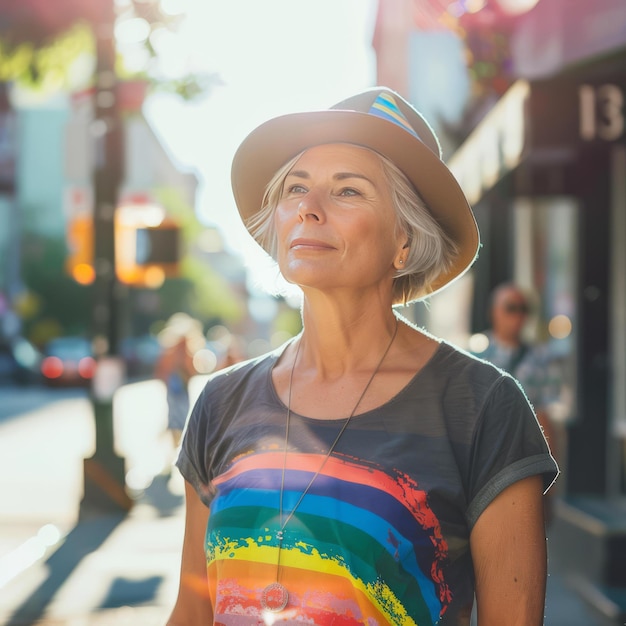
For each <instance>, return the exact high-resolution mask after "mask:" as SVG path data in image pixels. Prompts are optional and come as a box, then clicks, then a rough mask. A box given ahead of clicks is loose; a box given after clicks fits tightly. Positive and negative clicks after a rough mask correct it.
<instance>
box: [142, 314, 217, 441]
mask: <svg viewBox="0 0 626 626" xmlns="http://www.w3.org/2000/svg"><path fill="white" fill-rule="evenodd" d="M158 339H159V344H160V346H161V354H160V355H159V358H158V359H157V362H156V365H155V372H154V375H155V377H156V378H158V379H159V380H161V381H163V383H164V384H165V388H166V393H167V429H168V431H169V432H170V433H171V436H172V443H173V445H174V447H175V448H178V446H179V444H180V438H181V434H182V432H183V428H184V427H185V421H186V419H187V415H188V414H189V381H190V379H191V377H192V376H195V375H196V374H197V371H196V368H195V366H194V362H193V356H194V354H195V353H196V352H197V351H198V350H199V349H201V348H202V347H203V346H204V345H205V339H204V335H203V332H202V324H201V323H200V322H199V321H198V320H195V319H193V318H192V317H191V316H189V315H187V314H186V313H175V314H174V315H172V316H171V317H170V318H169V320H168V321H167V323H166V324H165V326H164V328H163V330H162V331H161V332H160V333H159V335H158Z"/></svg>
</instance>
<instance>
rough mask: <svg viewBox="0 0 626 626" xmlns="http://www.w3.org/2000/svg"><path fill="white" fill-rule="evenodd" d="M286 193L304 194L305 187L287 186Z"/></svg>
mask: <svg viewBox="0 0 626 626" xmlns="http://www.w3.org/2000/svg"><path fill="white" fill-rule="evenodd" d="M287 193H306V187H303V186H302V185H289V186H288V187H287Z"/></svg>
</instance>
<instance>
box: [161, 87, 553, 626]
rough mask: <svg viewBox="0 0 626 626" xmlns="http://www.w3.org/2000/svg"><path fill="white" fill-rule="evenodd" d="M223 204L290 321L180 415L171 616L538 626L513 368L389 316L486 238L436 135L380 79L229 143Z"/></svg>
mask: <svg viewBox="0 0 626 626" xmlns="http://www.w3.org/2000/svg"><path fill="white" fill-rule="evenodd" d="M232 183H233V190H234V195H235V200H236V202H237V206H238V208H239V211H240V214H241V216H242V218H243V219H244V221H245V223H246V226H247V227H248V229H249V230H250V232H251V234H252V235H253V236H254V238H255V239H256V240H257V241H258V242H259V243H260V244H261V246H263V248H265V250H266V251H267V252H268V253H269V254H270V255H272V257H274V258H275V259H276V260H277V262H278V266H279V268H280V271H281V273H282V274H283V276H284V277H285V279H286V280H287V281H290V282H291V283H295V284H296V285H299V286H300V287H301V289H302V292H303V303H302V321H303V330H302V332H301V333H300V334H299V335H298V336H297V337H295V338H294V339H292V340H290V341H288V342H287V343H286V344H285V345H284V346H282V347H280V348H279V349H277V350H275V351H274V352H271V353H269V354H267V355H264V356H262V357H259V358H256V359H253V360H250V361H247V362H245V363H241V364H238V365H235V366H233V367H231V368H229V369H227V370H224V371H221V372H219V373H217V374H215V375H214V376H213V377H212V378H211V379H210V380H209V382H208V383H207V385H206V387H205V389H204V391H203V392H202V394H201V396H200V398H199V400H198V402H197V404H196V406H195V408H194V410H193V412H192V415H191V416H190V419H189V421H188V424H187V427H186V432H185V437H184V441H183V445H182V449H181V453H180V457H179V460H178V467H179V468H180V470H181V472H182V474H183V476H184V478H185V481H186V482H185V487H186V530H185V536H184V544H183V554H182V567H181V584H180V590H179V595H178V600H177V602H176V605H175V607H174V610H173V613H172V615H171V618H170V621H169V624H171V625H172V626H182V625H188V626H197V625H199V624H225V625H233V626H235V625H237V626H239V625H247V624H276V623H285V624H296V623H307V624H321V625H326V624H342V625H344V624H345V625H351V624H355V625H356V624H367V625H369V626H373V625H382V624H402V625H408V624H414V625H419V626H425V625H433V624H439V625H440V626H444V625H452V624H453V625H455V626H457V625H467V624H469V622H470V614H471V612H472V607H473V603H474V599H475V598H476V604H477V613H478V623H479V625H480V626H489V625H496V624H497V625H498V626H502V625H507V626H511V625H519V626H538V625H539V624H542V622H543V617H542V616H543V607H544V598H545V581H546V542H545V531H544V521H543V508H542V494H543V492H544V491H545V490H546V489H547V488H548V487H549V486H550V484H551V483H552V481H553V480H554V478H555V476H556V473H557V468H556V464H555V462H554V460H553V458H552V457H551V455H550V452H549V450H548V447H547V444H546V441H545V439H544V437H543V435H542V433H541V430H540V428H539V426H538V424H537V420H536V418H535V416H534V414H533V412H532V409H531V408H530V406H529V405H528V403H527V401H526V400H525V397H524V394H523V393H522V391H521V390H520V388H519V386H518V385H517V383H516V382H515V380H514V379H512V378H511V377H510V376H509V375H507V374H505V373H503V372H501V371H499V370H497V369H496V368H494V367H493V366H491V365H489V364H486V363H484V362H482V361H479V360H477V359H475V358H473V357H471V356H469V355H467V354H466V353H464V352H461V351H460V350H458V349H456V348H454V347H453V346H451V345H450V344H448V343H445V342H444V341H441V340H439V339H436V338H435V337H432V336H431V335H429V334H427V333H426V332H424V331H422V330H419V329H417V328H415V327H413V326H412V325H410V324H409V323H408V322H406V321H405V320H403V319H402V318H401V317H400V316H399V315H397V314H396V313H395V312H394V308H393V307H394V305H401V304H405V303H407V302H410V301H413V300H416V299H420V298H423V297H425V296H427V295H429V294H430V293H433V292H435V291H437V290H439V289H441V288H443V287H444V286H446V285H447V284H448V283H450V282H451V281H452V280H454V279H455V278H457V277H458V276H460V275H461V274H462V273H463V272H464V271H465V270H466V269H467V268H468V267H469V266H470V265H471V263H472V262H473V260H474V258H475V256H476V253H477V249H478V242H479V239H478V231H477V228H476V224H475V221H474V217H473V215H472V212H471V209H470V207H469V206H468V204H467V201H466V200H465V197H464V196H463V193H462V192H461V190H460V188H459V186H458V184H457V183H456V181H455V179H454V178H453V176H452V175H451V173H450V172H449V170H448V169H447V168H446V166H445V165H444V164H443V162H442V160H441V156H440V150H439V145H438V142H437V139H436V137H435V136H434V134H433V133H432V131H431V129H430V127H429V126H428V124H427V123H426V122H425V121H424V119H423V118H422V117H421V115H420V114H419V113H418V112H417V111H415V110H414V109H413V108H412V107H411V105H410V104H409V103H407V102H406V101H405V100H404V99H403V98H402V97H401V96H399V95H398V94H396V93H394V92H392V91H391V90H389V89H386V88H376V89H372V90H369V91H367V92H364V93H361V94H358V95H356V96H354V97H352V98H349V99H347V100H345V101H343V102H341V103H339V104H337V105H336V106H334V107H332V108H331V109H330V110H327V111H316V112H308V113H295V114H291V115H285V116H281V117H278V118H275V119H273V120H270V121H268V122H266V123H265V124H262V125H261V126H260V127H259V128H257V129H256V130H254V131H253V132H252V133H251V134H250V135H249V136H248V137H247V138H246V139H245V140H244V141H243V143H242V145H241V146H240V148H239V150H238V152H237V153H236V155H235V158H234V161H233V168H232Z"/></svg>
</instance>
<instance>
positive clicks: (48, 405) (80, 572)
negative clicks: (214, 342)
mask: <svg viewBox="0 0 626 626" xmlns="http://www.w3.org/2000/svg"><path fill="white" fill-rule="evenodd" d="M165 406H166V405H165V393H164V391H163V388H162V387H161V385H160V383H158V382H156V381H145V382H140V383H135V384H130V385H127V386H125V387H123V388H122V389H121V390H120V391H119V392H118V394H117V395H116V398H115V404H114V415H115V418H114V424H115V447H116V452H117V453H118V454H119V455H121V456H123V457H124V458H125V459H126V470H127V475H126V480H127V485H128V486H129V488H130V492H131V495H133V494H134V495H135V496H136V497H137V501H136V504H135V506H134V507H133V509H132V510H131V512H130V513H129V514H128V515H126V516H124V515H121V514H120V515H119V516H103V517H102V519H96V520H93V521H91V522H87V523H85V522H81V523H78V521H79V520H78V515H79V507H80V501H81V498H82V494H83V459H84V458H86V457H89V456H90V455H91V454H92V453H93V450H94V432H95V428H94V423H93V414H92V410H91V404H90V401H89V398H88V396H87V394H86V392H85V391H83V390H54V389H47V388H44V387H24V388H7V387H3V388H0V501H1V502H2V505H1V514H0V623H2V624H7V625H8V624H12V625H17V624H30V623H37V624H66V623H67V624H84V623H87V622H85V621H76V620H77V619H78V617H80V616H81V615H82V616H84V615H88V614H93V615H94V617H93V618H92V620H90V621H89V622H88V623H90V624H91V623H94V624H112V623H114V624H123V623H126V622H125V620H126V619H128V620H129V621H128V623H142V624H143V623H146V624H147V623H150V624H151V623H154V624H159V623H163V622H164V620H165V613H166V612H167V607H169V606H171V604H172V602H173V599H174V597H175V593H176V585H177V576H178V568H179V554H180V545H181V542H182V517H181V515H180V513H182V495H181V490H182V484H181V482H180V480H181V479H180V477H179V476H178V475H177V474H176V473H175V472H174V473H173V478H172V479H168V477H167V476H165V472H166V470H167V467H168V465H169V463H170V461H171V459H172V455H173V450H172V446H171V443H170V439H169V434H168V433H167V431H166V430H165V425H166V414H165ZM177 478H178V481H177V480H176V479H177ZM122 522H123V523H122ZM138 525H139V526H140V531H139V532H138V531H137V530H136V529H137V526H138ZM138 536H139V537H140V542H138V541H137V537H138ZM85 582H88V584H85ZM134 605H144V608H143V613H142V614H141V617H139V615H138V614H137V612H136V610H135V611H133V610H131V608H132V607H133V606H134ZM16 607H17V610H15V608H16ZM111 612H113V613H114V616H113V613H111ZM149 615H150V616H152V620H153V621H151V617H149ZM107 616H108V617H107ZM5 619H6V620H8V621H6V622H5V621H4V620H5ZM82 619H83V620H84V618H82ZM72 620H74V621H72Z"/></svg>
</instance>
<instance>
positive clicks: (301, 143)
mask: <svg viewBox="0 0 626 626" xmlns="http://www.w3.org/2000/svg"><path fill="white" fill-rule="evenodd" d="M329 143H350V144H355V145H357V146H361V147H364V148H369V149H371V150H374V151H376V152H378V153H380V154H382V155H384V156H385V157H387V158H388V159H389V160H391V161H392V162H393V163H394V164H395V165H396V166H397V167H398V168H399V169H400V170H401V171H402V172H403V173H404V174H405V176H406V177H407V178H408V179H409V180H410V181H411V183H412V184H413V186H414V187H415V189H416V190H417V191H418V193H419V195H420V196H421V197H422V199H423V200H424V202H425V203H426V205H427V207H428V209H429V210H430V212H431V213H432V215H433V217H434V218H435V219H436V220H437V221H438V222H439V224H440V225H441V227H442V228H443V230H444V231H445V232H446V233H447V234H448V236H449V237H451V239H452V240H453V241H454V243H455V244H456V246H457V249H458V255H457V257H456V259H455V261H454V263H453V265H452V267H451V268H450V269H449V271H447V272H446V273H445V274H442V275H440V276H439V277H438V278H437V279H436V280H435V281H434V282H433V283H432V284H431V294H432V293H434V292H436V291H438V290H440V289H442V288H443V287H444V286H446V285H447V284H448V283H450V282H451V281H453V280H455V279H456V278H458V277H459V276H461V275H462V274H463V273H465V271H466V270H467V269H469V267H470V266H471V265H472V263H473V262H474V260H475V258H476V256H477V254H478V247H479V242H480V239H479V234H478V227H477V225H476V220H475V219H474V215H473V213H472V210H471V208H470V206H469V204H468V202H467V199H466V198H465V195H464V193H463V191H462V190H461V187H460V186H459V184H458V182H457V180H456V178H455V177H454V176H453V174H452V173H451V172H450V170H449V169H448V168H447V167H446V165H445V164H444V163H443V161H442V160H441V159H439V157H438V156H437V155H435V154H434V153H433V151H432V150H431V149H430V148H428V147H427V146H426V145H425V144H424V143H423V142H422V141H420V139H418V138H417V137H415V136H413V135H411V134H410V133H408V132H407V131H406V130H404V129H402V128H401V127H399V126H397V125H396V124H393V123H390V122H388V121H386V120H384V119H382V118H378V117H376V116H373V115H370V114H368V113H361V112H358V111H347V110H335V109H331V110H326V111H313V112H307V113H291V114H288V115H283V116H281V117H276V118H274V119H271V120H269V121H267V122H265V123H263V124H261V125H260V126H259V127H257V128H256V129H255V130H253V131H252V132H251V133H250V134H249V135H248V136H247V137H246V138H245V139H244V141H243V142H242V143H241V145H240V146H239V149H238V150H237V152H236V153H235V156H234V158H233V163H232V170H231V182H232V188H233V194H234V197H235V202H236V204H237V208H238V210H239V214H240V215H241V218H242V220H243V221H244V223H246V221H247V220H248V219H249V218H250V217H252V216H253V215H254V214H255V213H257V212H258V211H259V210H260V209H261V205H262V202H263V197H264V194H265V189H266V186H267V184H268V183H269V181H270V180H271V178H272V177H273V176H274V174H275V173H276V171H277V170H278V169H279V168H280V167H282V166H283V165H284V164H285V163H286V162H287V161H289V159H291V158H293V157H294V156H296V155H297V154H299V153H300V152H302V151H303V150H306V149H307V148H311V147H313V146H318V145H322V144H329ZM429 295H430V294H429Z"/></svg>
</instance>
